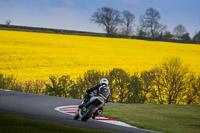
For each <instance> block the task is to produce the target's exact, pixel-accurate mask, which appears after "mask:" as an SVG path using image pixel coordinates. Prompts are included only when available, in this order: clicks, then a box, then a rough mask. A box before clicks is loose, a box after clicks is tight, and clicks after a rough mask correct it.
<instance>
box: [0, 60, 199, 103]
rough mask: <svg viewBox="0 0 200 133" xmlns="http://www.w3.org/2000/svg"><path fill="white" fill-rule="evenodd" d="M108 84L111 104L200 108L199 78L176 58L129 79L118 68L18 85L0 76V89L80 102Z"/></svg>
mask: <svg viewBox="0 0 200 133" xmlns="http://www.w3.org/2000/svg"><path fill="white" fill-rule="evenodd" d="M103 77H106V78H108V80H109V88H110V92H111V94H110V99H109V101H111V102H120V103H142V104H143V103H147V104H200V75H196V74H195V73H193V72H191V71H190V70H189V68H188V67H187V66H185V65H184V63H183V60H181V59H180V58H179V57H172V58H166V59H165V60H164V61H163V62H162V63H160V64H159V65H157V66H155V67H154V68H152V69H151V70H148V71H143V72H141V73H137V74H134V75H130V74H129V73H127V72H126V71H124V70H123V69H121V68H114V69H112V70H111V71H107V72H100V71H97V70H88V71H87V72H86V73H85V74H84V75H83V76H80V77H79V78H77V79H76V80H73V79H72V78H71V77H70V76H69V75H64V76H50V78H49V81H48V82H45V81H29V82H25V83H18V82H16V80H15V79H14V77H13V76H10V77H5V76H3V75H2V74H0V88H2V89H11V90H17V91H22V92H29V93H35V94H43V95H50V96H59V97H67V98H78V99H83V97H84V95H85V91H86V90H87V89H88V88H91V87H93V86H94V85H96V84H98V83H99V81H100V79H101V78H103Z"/></svg>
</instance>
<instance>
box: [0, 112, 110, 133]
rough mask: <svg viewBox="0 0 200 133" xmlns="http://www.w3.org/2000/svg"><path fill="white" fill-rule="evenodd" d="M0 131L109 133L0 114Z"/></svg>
mask: <svg viewBox="0 0 200 133" xmlns="http://www.w3.org/2000/svg"><path fill="white" fill-rule="evenodd" d="M0 133H111V132H106V131H98V130H89V129H82V128H76V127H69V126H64V125H60V124H56V123H51V122H42V121H36V120H29V119H25V118H22V117H18V116H10V115H0Z"/></svg>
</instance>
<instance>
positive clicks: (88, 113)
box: [74, 93, 106, 121]
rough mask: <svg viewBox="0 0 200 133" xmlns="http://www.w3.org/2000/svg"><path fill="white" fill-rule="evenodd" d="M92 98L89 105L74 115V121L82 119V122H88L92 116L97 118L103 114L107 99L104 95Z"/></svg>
mask: <svg viewBox="0 0 200 133" xmlns="http://www.w3.org/2000/svg"><path fill="white" fill-rule="evenodd" d="M90 96H91V98H90V100H89V101H88V102H87V104H86V105H85V106H84V107H82V108H81V109H78V110H77V112H76V113H75V115H74V119H75V120H77V119H79V118H81V120H82V121H87V120H88V119H89V118H91V117H92V116H97V115H99V114H102V113H103V106H104V105H105V101H106V99H105V97H104V96H103V95H94V93H91V94H90Z"/></svg>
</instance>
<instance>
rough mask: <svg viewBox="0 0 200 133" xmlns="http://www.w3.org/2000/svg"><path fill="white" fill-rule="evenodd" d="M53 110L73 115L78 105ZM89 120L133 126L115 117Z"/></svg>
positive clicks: (98, 117) (97, 117) (99, 117)
mask: <svg viewBox="0 0 200 133" xmlns="http://www.w3.org/2000/svg"><path fill="white" fill-rule="evenodd" d="M55 110H57V111H59V112H62V113H65V114H68V115H72V116H74V114H75V113H76V111H77V110H78V105H70V106H60V107H56V108H55ZM91 120H95V121H99V122H105V123H109V124H114V125H119V126H124V127H133V126H131V125H129V124H126V123H124V122H121V121H118V120H115V119H110V118H105V117H101V116H96V118H95V119H91ZM134 128H136V127H134Z"/></svg>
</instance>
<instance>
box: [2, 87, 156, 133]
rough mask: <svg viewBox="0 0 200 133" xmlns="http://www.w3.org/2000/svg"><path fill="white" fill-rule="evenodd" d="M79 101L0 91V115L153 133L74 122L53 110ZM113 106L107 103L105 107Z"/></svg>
mask: <svg viewBox="0 0 200 133" xmlns="http://www.w3.org/2000/svg"><path fill="white" fill-rule="evenodd" d="M80 103H81V100H79V99H69V98H60V97H53V96H43V95H36V94H30V93H21V92H16V91H5V90H0V114H9V115H17V116H22V117H25V118H29V119H33V120H41V121H49V122H55V123H59V124H63V125H67V126H73V127H80V128H86V129H95V130H105V131H114V132H121V133H153V131H148V130H143V129H138V128H130V127H123V126H117V125H112V124H107V123H103V122H98V121H94V120H88V121H87V122H83V121H81V120H74V119H73V117H72V116H70V115H67V114H64V113H60V112H58V111H56V110H55V108H56V107H58V106H67V105H78V104H80ZM111 105H113V104H112V103H108V104H107V106H111Z"/></svg>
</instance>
